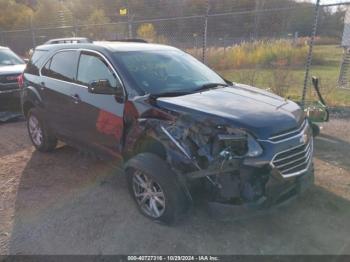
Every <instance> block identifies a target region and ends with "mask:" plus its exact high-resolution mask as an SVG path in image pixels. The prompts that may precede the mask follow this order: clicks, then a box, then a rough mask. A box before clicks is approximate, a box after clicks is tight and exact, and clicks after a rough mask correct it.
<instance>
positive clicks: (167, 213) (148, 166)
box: [125, 153, 190, 224]
mask: <svg viewBox="0 0 350 262" xmlns="http://www.w3.org/2000/svg"><path fill="white" fill-rule="evenodd" d="M125 173H126V178H127V182H128V188H129V191H130V194H131V195H132V197H133V199H134V200H135V203H136V205H137V207H138V209H139V211H140V212H141V213H142V214H143V215H144V216H146V217H148V218H150V219H151V220H153V221H156V222H161V223H164V224H173V223H175V222H177V221H178V219H179V218H180V217H182V216H183V215H184V214H185V213H186V211H187V210H188V207H189V203H190V201H189V199H188V197H187V196H186V193H185V190H184V189H183V187H182V186H181V185H180V183H179V181H178V179H177V177H176V174H175V173H174V172H173V171H172V170H171V169H170V168H169V167H168V165H167V163H166V162H165V161H164V160H162V159H161V158H160V157H158V156H156V155H154V154H151V153H141V154H138V155H136V156H135V157H133V158H132V159H130V160H129V161H128V162H127V163H126V166H125ZM147 184H148V186H147ZM156 210H158V212H157V211H156Z"/></svg>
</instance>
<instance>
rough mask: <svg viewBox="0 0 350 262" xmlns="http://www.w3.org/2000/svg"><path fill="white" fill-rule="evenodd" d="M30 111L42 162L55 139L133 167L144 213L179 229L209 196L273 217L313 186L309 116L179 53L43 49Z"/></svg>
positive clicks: (29, 81)
mask: <svg viewBox="0 0 350 262" xmlns="http://www.w3.org/2000/svg"><path fill="white" fill-rule="evenodd" d="M24 86H25V87H24V89H23V92H22V107H23V112H24V114H25V116H26V118H27V126H28V131H29V135H30V138H31V140H32V142H33V144H34V146H35V147H36V148H37V150H39V151H42V152H48V151H52V150H53V149H55V147H56V145H57V141H58V140H61V141H64V142H65V143H67V144H70V145H73V146H75V147H78V148H79V149H81V150H85V151H88V152H91V153H94V154H97V155H98V156H100V157H103V158H107V157H114V158H120V159H122V160H124V161H125V174H126V177H127V181H128V185H129V189H130V192H131V195H132V196H133V198H134V200H135V202H136V204H137V206H138V208H139V209H140V211H141V213H142V214H144V215H145V216H147V217H149V218H151V219H153V220H156V221H162V222H166V223H170V222H172V221H174V220H175V219H176V218H178V217H179V216H180V215H181V214H184V213H185V212H186V210H187V209H188V207H189V206H190V203H191V201H192V197H193V188H196V189H198V187H201V188H202V190H203V191H204V192H205V194H201V195H202V196H206V197H207V200H208V201H210V202H219V203H222V204H230V205H235V206H240V207H244V208H246V207H251V208H253V207H255V208H265V207H270V206H271V205H277V204H280V203H282V202H285V201H286V200H288V199H291V198H292V197H294V196H296V195H298V194H299V193H300V192H301V191H303V189H305V188H307V187H308V185H310V184H312V182H313V164H312V157H313V137H312V134H311V129H310V124H309V122H308V120H307V119H306V117H305V115H304V112H303V110H302V109H301V108H300V107H299V106H298V105H297V104H295V103H294V102H291V101H289V100H286V99H283V98H281V97H278V96H276V95H274V94H271V93H269V92H265V91H263V90H260V89H257V88H254V87H250V86H246V85H242V84H237V83H231V82H228V81H226V80H224V79H223V78H222V77H220V76H219V75H218V74H216V73H215V72H213V71H212V70H211V69H209V68H208V67H206V66H205V65H204V64H202V63H201V62H199V61H198V60H196V59H195V58H193V57H192V56H190V55H189V54H187V53H185V52H183V51H180V50H178V49H176V48H173V47H169V46H164V45H155V44H147V43H131V42H94V43H79V44H57V45H44V46H39V47H37V48H36V50H35V52H34V55H33V57H32V59H31V61H30V62H29V64H28V66H27V69H26V70H25V73H24Z"/></svg>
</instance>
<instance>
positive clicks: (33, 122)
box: [27, 108, 57, 152]
mask: <svg viewBox="0 0 350 262" xmlns="http://www.w3.org/2000/svg"><path fill="white" fill-rule="evenodd" d="M27 129H28V134H29V137H30V140H31V141H32V143H33V145H34V146H35V148H36V149H37V150H38V151H40V152H50V151H53V150H54V149H55V148H56V146H57V139H56V137H55V136H54V135H53V134H52V133H51V132H50V131H49V130H48V128H47V127H46V125H45V123H44V121H43V119H42V118H41V117H40V114H39V113H38V110H37V109H36V108H32V109H30V110H29V112H28V115H27Z"/></svg>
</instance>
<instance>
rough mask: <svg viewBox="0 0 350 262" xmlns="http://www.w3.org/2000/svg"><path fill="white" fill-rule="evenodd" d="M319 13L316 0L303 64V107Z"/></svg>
mask: <svg viewBox="0 0 350 262" xmlns="http://www.w3.org/2000/svg"><path fill="white" fill-rule="evenodd" d="M319 13H320V0H317V2H316V7H315V17H314V24H313V27H312V32H311V38H310V43H309V53H308V56H307V61H306V66H305V78H304V88H303V96H302V98H301V105H302V106H303V107H304V104H305V97H306V90H307V83H308V81H309V73H310V67H311V63H312V52H313V48H314V42H315V37H316V32H317V26H318V16H319Z"/></svg>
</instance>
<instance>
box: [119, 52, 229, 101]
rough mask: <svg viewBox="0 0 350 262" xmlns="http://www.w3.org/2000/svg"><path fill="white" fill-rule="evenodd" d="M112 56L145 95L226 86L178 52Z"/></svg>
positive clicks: (195, 60) (212, 74)
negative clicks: (215, 85) (207, 86)
mask: <svg viewBox="0 0 350 262" xmlns="http://www.w3.org/2000/svg"><path fill="white" fill-rule="evenodd" d="M114 56H115V59H116V61H117V63H118V64H119V66H120V67H121V69H122V70H123V71H125V73H126V74H127V75H128V77H129V78H131V79H132V80H133V81H134V83H135V84H136V85H137V86H138V87H139V88H140V89H141V90H143V91H144V92H145V93H146V94H152V95H157V94H164V93H190V92H193V91H196V90H198V89H200V88H201V87H203V86H206V85H211V84H213V83H214V84H217V85H226V83H225V81H224V80H223V79H222V78H221V77H220V76H219V75H218V74H216V73H215V72H214V71H213V70H211V69H209V68H208V67H207V66H205V65H204V64H202V63H201V62H199V61H198V60H197V59H195V58H194V57H192V56H190V55H188V54H186V53H184V52H181V51H164V50H163V51H131V52H118V53H115V54H114Z"/></svg>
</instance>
